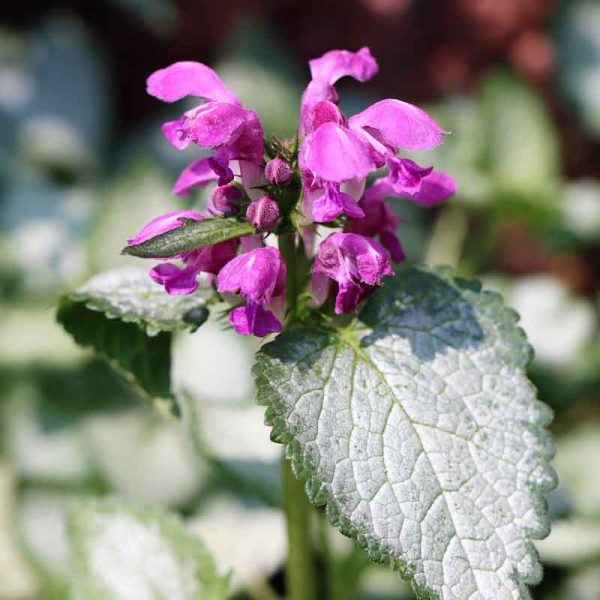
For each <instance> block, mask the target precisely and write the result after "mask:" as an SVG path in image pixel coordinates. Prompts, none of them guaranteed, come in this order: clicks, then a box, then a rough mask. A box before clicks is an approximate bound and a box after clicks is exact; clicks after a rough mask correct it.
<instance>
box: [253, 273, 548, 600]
mask: <svg viewBox="0 0 600 600" xmlns="http://www.w3.org/2000/svg"><path fill="white" fill-rule="evenodd" d="M517 319H518V316H517V315H516V313H515V312H514V311H511V310H510V309H507V308H504V306H503V303H502V299H501V297H500V296H498V295H496V294H492V293H489V292H485V291H481V289H480V286H479V285H478V284H476V283H472V282H465V281H462V280H456V279H453V278H451V277H450V275H449V274H448V273H447V272H442V271H436V272H428V271H425V270H419V269H411V270H408V271H402V272H401V273H400V274H399V275H397V276H396V277H395V278H394V279H393V280H389V281H387V282H386V284H385V286H384V288H383V289H382V290H380V291H379V292H378V293H377V294H375V296H374V297H373V298H372V299H371V300H370V302H369V303H368V305H367V307H366V308H365V310H364V311H363V312H362V313H361V314H360V316H359V318H358V319H357V320H356V322H355V323H354V324H353V325H351V326H350V327H348V328H346V329H344V330H338V331H319V330H314V329H303V330H296V331H291V332H287V333H284V334H282V335H280V336H279V337H278V338H277V339H276V340H275V341H274V342H272V343H270V344H267V345H266V346H264V347H263V349H262V350H261V351H260V352H259V354H258V359H257V364H256V365H255V371H254V372H255V378H256V384H257V394H258V401H259V403H261V404H264V405H266V406H267V411H266V418H267V422H268V423H269V424H270V425H271V426H272V427H273V431H272V438H273V439H274V440H275V441H278V442H283V443H285V444H287V448H286V454H287V456H288V458H289V459H291V461H292V466H293V468H294V471H295V473H296V475H297V476H298V477H299V478H300V479H303V480H306V482H307V483H306V489H307V492H308V494H309V497H310V498H311V500H312V502H313V503H315V504H317V505H323V504H326V505H327V512H328V515H329V518H330V520H331V522H332V523H333V524H334V525H336V526H338V527H339V528H340V529H341V531H342V532H343V533H345V534H346V535H349V536H351V537H354V538H356V539H357V540H358V542H359V543H360V544H361V545H362V546H363V547H364V548H365V549H366V550H367V552H368V553H369V556H370V557H371V558H372V559H373V560H375V561H378V562H387V563H390V564H391V565H392V567H394V568H396V569H397V570H399V571H400V572H401V574H402V575H403V576H404V577H406V578H408V579H410V580H412V582H413V586H414V588H415V590H416V592H417V593H418V594H419V595H420V597H423V598H441V599H444V600H451V599H452V600H466V599H469V600H475V599H480V600H481V599H486V600H505V599H509V598H510V599H516V598H529V592H528V589H527V586H526V584H531V583H535V582H537V581H538V580H539V578H540V576H541V569H540V566H539V563H538V557H537V553H536V551H535V548H534V546H533V544H532V542H531V539H535V538H541V537H544V536H545V535H546V534H547V532H548V529H549V519H548V516H547V510H546V508H547V507H546V503H545V500H544V498H543V493H544V492H546V491H548V490H550V489H551V488H552V487H554V486H555V484H556V478H555V474H554V471H553V470H552V468H551V467H550V466H549V464H548V461H549V459H550V458H551V457H552V455H553V452H554V449H553V445H552V443H551V441H550V439H549V435H548V433H547V432H546V431H545V429H544V427H545V426H546V425H547V424H548V423H549V422H550V420H551V411H550V410H549V409H548V408H547V407H546V406H545V405H544V404H542V403H541V402H539V401H537V400H536V398H535V390H534V389H533V387H532V385H531V384H530V383H529V381H528V380H527V378H526V375H525V367H526V365H527V363H528V361H529V359H530V356H531V350H530V347H529V346H528V344H527V342H526V339H525V336H524V333H523V332H522V330H521V329H519V328H518V327H517V325H516V322H517Z"/></svg>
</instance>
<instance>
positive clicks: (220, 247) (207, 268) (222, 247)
mask: <svg viewBox="0 0 600 600" xmlns="http://www.w3.org/2000/svg"><path fill="white" fill-rule="evenodd" d="M237 246H238V244H237V240H236V239H233V240H226V241H224V242H219V243H218V244H213V245H212V246H207V247H206V248H199V249H198V250H192V251H191V252H188V253H187V254H186V255H185V256H184V257H183V260H184V262H185V263H186V264H189V265H190V266H193V267H194V268H195V269H196V270H197V271H198V272H200V271H202V272H203V273H212V274H213V275H216V274H217V273H219V271H220V270H221V269H222V268H223V267H224V266H225V265H226V264H227V263H228V262H229V261H230V260H232V259H233V258H235V256H236V254H237Z"/></svg>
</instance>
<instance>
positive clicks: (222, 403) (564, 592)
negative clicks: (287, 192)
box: [0, 0, 600, 600]
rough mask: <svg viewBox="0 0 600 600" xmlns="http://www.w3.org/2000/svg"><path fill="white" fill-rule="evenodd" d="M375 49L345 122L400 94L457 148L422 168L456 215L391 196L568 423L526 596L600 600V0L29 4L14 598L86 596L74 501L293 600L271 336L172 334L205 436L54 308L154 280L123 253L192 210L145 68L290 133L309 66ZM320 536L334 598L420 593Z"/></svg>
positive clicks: (4, 281)
mask: <svg viewBox="0 0 600 600" xmlns="http://www.w3.org/2000/svg"><path fill="white" fill-rule="evenodd" d="M363 45H368V46H370V48H371V50H372V52H373V54H374V55H375V56H376V58H377V59H378V60H379V63H380V73H379V75H378V76H377V77H376V78H375V79H374V80H373V81H372V82H371V83H369V84H368V85H362V86H361V85H359V84H356V83H353V82H347V81H343V82H341V84H340V85H339V86H338V90H339V92H340V95H341V98H342V105H343V108H344V109H345V111H346V114H351V113H353V112H355V111H358V110H360V109H362V108H363V107H365V106H366V105H367V104H369V103H370V102H372V101H374V100H376V99H379V98H381V97H397V98H401V99H404V100H407V101H410V102H414V103H418V104H420V105H422V106H424V107H425V108H427V109H428V110H430V111H431V112H432V114H434V115H435V116H436V118H437V119H438V121H439V122H440V123H441V124H442V126H443V127H444V128H446V129H449V130H451V131H452V132H453V135H452V136H451V137H450V138H449V139H448V141H447V142H446V143H445V144H444V145H443V147H441V148H440V149H438V150H436V151H434V152H432V153H428V154H427V155H426V157H425V156H421V157H419V160H420V161H421V162H422V163H427V164H434V165H435V166H436V168H439V169H444V170H447V171H449V172H450V173H451V174H452V175H453V176H454V177H456V178H457V179H458V181H459V185H460V190H459V193H458V195H457V197H456V198H454V199H453V200H451V201H450V202H449V203H448V204H447V205H446V206H442V207H439V208H436V209H434V210H425V209H421V208H418V207H414V206H412V205H410V204H409V203H406V202H404V203H403V202H400V201H398V202H396V203H395V204H394V207H395V209H396V210H397V212H398V213H399V214H400V216H401V217H402V218H403V221H404V223H403V224H402V225H401V229H400V237H401V239H402V240H403V243H404V245H405V247H406V250H407V254H408V257H409V262H412V263H423V262H425V263H430V264H450V265H453V266H454V267H456V268H457V270H458V272H459V273H460V274H462V275H464V276H468V277H478V278H481V279H482V280H484V282H485V284H486V285H487V286H488V287H490V288H492V289H496V290H499V291H501V292H502V293H503V294H504V295H505V298H506V300H507V302H508V303H509V304H510V305H512V306H513V307H514V308H515V309H516V310H517V311H519V313H520V314H521V317H522V324H523V326H524V328H525V329H526V331H527V333H528V334H529V337H530V340H531V342H532V344H533V345H534V347H535V350H536V356H535V360H534V362H533V364H532V365H531V370H530V375H531V378H532V379H533V381H534V382H535V384H536V386H537V387H538V389H539V395H540V397H541V399H542V400H543V401H545V402H546V403H548V404H549V405H550V406H551V407H552V408H553V409H554V411H555V420H554V423H553V425H552V429H553V433H554V435H555V440H556V445H557V449H558V454H557V458H556V468H557V471H558V473H559V478H560V486H559V488H558V489H557V490H556V491H555V492H553V493H552V494H551V497H550V511H551V514H552V518H553V521H554V526H553V531H552V534H551V535H550V537H549V538H548V539H547V540H545V541H543V542H541V543H540V544H539V549H540V553H541V556H542V560H543V563H544V566H545V577H544V580H543V582H542V584H541V585H539V586H538V587H536V588H535V589H534V590H533V596H534V598H536V599H544V600H546V599H548V600H550V599H569V600H578V599H581V600H588V599H589V600H595V599H597V598H598V597H599V595H600V476H599V474H598V468H597V465H598V460H599V457H600V404H599V400H600V346H599V344H598V334H599V323H600V321H599V308H600V305H599V296H598V287H597V284H598V275H599V271H600V260H599V259H600V2H598V1H593V0H570V1H567V0H564V1H562V2H560V1H558V0H501V1H500V0H444V1H442V0H346V1H345V2H337V1H335V0H302V2H300V1H296V0H289V1H286V2H281V1H278V0H271V1H267V0H263V1H261V0H246V1H243V0H234V1H230V2H212V1H211V2H209V1H203V0H179V1H175V0H94V1H86V0H79V1H76V0H72V1H68V0H64V1H54V2H53V1H47V2H43V1H31V2H30V1H27V0H21V1H20V2H4V3H3V5H2V8H0V247H1V251H0V294H1V295H2V310H1V311H0V395H1V401H0V415H1V416H0V451H1V454H0V598H1V599H11V600H12V599H15V600H21V599H30V598H36V599H37V598H40V599H50V600H53V599H62V598H66V597H68V594H67V591H66V589H67V588H66V582H67V581H68V575H69V570H70V544H69V539H68V536H67V532H66V528H65V507H66V506H68V504H69V502H70V501H71V500H72V499H73V498H79V497H88V496H98V495H108V494H116V495H118V496H120V497H122V498H125V499H127V500H130V501H132V502H136V503H143V504H145V503H148V504H152V505H159V506H165V507H168V508H169V509H171V510H174V511H177V512H178V513H179V514H180V515H181V516H182V517H183V518H184V519H185V520H186V523H187V524H188V525H189V527H190V529H191V530H192V531H194V532H197V533H198V534H200V535H201V536H202V537H203V538H204V540H205V542H206V543H207V545H208V546H209V548H210V549H211V550H212V552H213V553H214V555H215V556H216V558H217V561H218V562H219V565H220V567H221V569H223V570H227V569H229V568H233V569H234V572H235V576H234V580H233V584H234V589H235V594H236V597H238V598H253V599H256V598H261V599H262V598H266V599H272V598H276V597H277V594H281V593H282V564H283V561H284V557H285V552H286V548H285V545H286V542H285V531H284V523H283V518H282V514H281V513H280V510H279V502H280V489H279V466H278V462H279V460H280V447H279V446H277V445H275V444H272V443H271V442H270V441H269V438H268V431H267V429H266V428H265V427H264V425H263V424H262V420H263V409H262V408H259V407H257V406H255V405H254V403H253V398H252V395H253V390H252V384H251V377H250V372H249V369H250V366H251V363H252V353H253V351H254V350H255V349H256V344H255V342H253V341H249V340H245V339H243V338H241V337H239V336H235V335H234V334H233V333H231V332H223V331H222V327H221V325H220V324H219V323H216V322H212V321H211V322H209V323H207V324H206V325H205V326H203V327H202V328H201V329H200V330H199V331H198V332H197V333H195V334H192V335H190V334H186V335H184V336H182V337H181V338H180V339H178V340H177V341H176V348H175V360H174V365H173V377H174V380H175V384H176V386H177V388H178V390H179V391H180V393H181V394H182V397H185V398H186V399H187V401H188V402H189V405H190V407H191V414H192V415H193V418H192V419H191V420H190V422H189V423H187V431H186V427H185V426H184V425H182V424H180V423H179V422H177V421H175V420H173V419H168V418H165V417H164V416H161V415H159V414H157V413H155V412H152V411H151V410H148V407H147V406H145V405H144V404H143V402H141V401H140V399H139V398H137V397H136V396H135V393H134V392H133V391H132V390H131V389H130V388H129V387H128V386H127V384H125V383H124V382H123V381H122V380H121V378H120V376H119V375H117V374H115V373H113V372H112V371H111V370H110V368H109V367H107V366H106V365H105V364H104V363H103V362H102V361H99V360H97V359H95V358H94V357H93V356H92V355H91V354H90V353H87V352H85V351H83V350H80V349H78V348H76V347H75V345H74V344H73V343H72V341H71V340H70V338H69V337H68V336H67V335H66V334H65V333H63V332H62V331H61V329H60V328H59V327H58V326H57V325H56V324H55V323H54V305H55V302H56V298H57V295H58V294H59V293H61V292H64V291H68V290H72V289H73V288H74V287H76V286H77V285H78V284H80V283H81V282H83V281H84V280H85V279H86V278H88V277H89V276H90V275H92V274H94V273H97V272H100V271H102V270H105V269H108V268H111V267H118V266H123V265H126V264H134V265H136V266H138V267H139V266H140V263H139V262H136V260H135V259H131V260H130V261H129V263H128V261H127V260H126V259H125V258H124V257H122V256H120V255H119V250H120V248H121V247H122V246H123V244H124V242H125V240H126V239H127V238H128V237H129V236H131V234H132V233H134V232H135V231H137V230H138V229H139V228H140V227H141V226H142V225H143V224H145V223H146V222H147V221H148V220H149V219H150V218H152V217H154V216H155V215H156V214H159V213H161V212H167V211H170V210H176V209H177V208H180V207H183V206H185V204H184V203H183V202H182V200H181V199H176V198H175V197H172V196H171V195H170V185H171V184H172V182H173V181H174V178H175V177H176V175H177V174H178V172H179V170H180V169H181V168H182V167H183V166H185V165H186V164H187V162H189V160H190V158H191V156H197V152H194V150H192V152H191V154H189V153H187V152H184V153H178V152H176V151H174V150H173V149H172V148H170V146H169V145H168V144H167V143H166V142H165V140H164V139H163V138H162V135H161V133H160V128H159V127H160V124H161V123H162V121H163V120H165V119H167V118H174V117H173V114H174V113H173V108H172V107H165V106H164V105H161V103H159V102H157V101H156V100H155V99H153V98H151V97H149V96H147V95H146V94H145V79H146V77H147V76H148V75H149V73H151V72H152V71H153V70H155V69H157V68H160V67H164V66H166V65H168V64H169V63H171V62H173V61H175V60H183V59H185V60H198V61H202V62H206V63H207V64H209V65H211V66H213V67H215V68H216V69H217V70H218V71H219V73H220V74H221V75H222V77H223V78H224V79H225V81H226V82H227V83H228V85H229V86H230V87H231V88H232V89H233V90H235V92H236V93H237V94H238V95H239V96H240V97H241V98H242V100H243V102H244V104H245V105H246V106H248V107H249V108H251V109H253V110H255V111H256V112H257V113H258V114H259V115H260V117H261V119H262V122H263V125H264V127H265V129H266V130H267V132H268V133H270V134H277V135H279V136H286V135H290V134H293V132H294V131H295V127H296V123H297V115H298V108H299V101H300V94H301V92H302V89H303V86H304V85H306V82H307V80H308V68H307V65H306V62H307V60H308V59H310V58H313V57H316V56H318V55H320V54H322V53H323V52H325V51H327V50H329V49H331V48H347V49H352V50H356V49H358V48H359V47H361V46H363ZM191 200H192V202H194V203H200V204H201V203H202V202H203V201H204V198H203V196H202V194H201V193H199V194H198V195H197V196H195V197H193V198H192V199H191ZM187 205H188V206H189V201H188V204H187ZM142 266H143V267H146V266H147V267H149V266H150V265H145V264H144V265H142ZM231 373H236V374H237V375H236V377H231ZM321 521H322V519H321ZM319 531H320V535H322V537H323V539H325V540H326V541H327V542H328V543H327V546H328V547H329V552H328V553H327V556H323V557H322V558H321V560H323V561H328V562H330V563H331V564H330V567H331V568H333V569H335V570H337V572H338V573H343V577H341V578H340V579H341V580H344V581H346V582H347V584H348V587H347V589H346V590H345V594H346V595H344V594H343V593H342V592H343V591H342V592H340V590H338V597H340V598H351V597H355V598H360V599H363V598H366V599H373V600H375V599H377V600H383V599H398V598H412V595H411V592H410V590H409V589H408V587H407V586H405V585H404V584H403V583H402V582H401V581H400V580H399V578H398V577H397V576H396V575H394V574H392V573H391V572H389V571H388V570H387V569H385V568H381V567H377V566H373V565H370V564H368V563H367V561H366V559H364V558H363V556H362V554H361V553H360V552H357V551H356V550H355V549H354V548H353V546H352V544H351V543H350V542H349V541H348V540H345V539H344V538H342V537H341V536H339V535H337V534H335V533H334V532H333V531H332V530H331V529H329V528H328V527H327V526H326V525H325V524H324V522H322V523H320V526H319ZM352 594H353V595H354V596H352Z"/></svg>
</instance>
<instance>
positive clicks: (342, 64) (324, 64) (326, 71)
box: [308, 47, 378, 85]
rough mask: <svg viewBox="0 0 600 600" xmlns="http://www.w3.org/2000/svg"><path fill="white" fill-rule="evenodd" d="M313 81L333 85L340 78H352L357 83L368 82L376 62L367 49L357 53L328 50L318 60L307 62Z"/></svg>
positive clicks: (376, 68)
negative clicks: (316, 80)
mask: <svg viewBox="0 0 600 600" xmlns="http://www.w3.org/2000/svg"><path fill="white" fill-rule="evenodd" d="M308 65H309V67H310V74H311V77H312V78H313V79H318V80H320V81H325V82H327V83H328V84H329V85H333V84H334V83H335V82H336V81H338V79H341V78H342V77H346V76H349V77H352V78H354V79H356V80H357V81H368V80H369V79H371V77H373V76H374V75H375V74H376V73H377V71H378V67H377V61H376V60H375V59H374V58H373V56H372V54H371V52H370V50H369V49H368V48H366V47H365V48H361V49H360V50H359V51H358V52H350V51H349V50H330V51H329V52H326V53H325V54H323V56H321V57H319V58H314V59H312V60H310V61H308Z"/></svg>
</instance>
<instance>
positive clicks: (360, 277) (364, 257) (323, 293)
mask: <svg viewBox="0 0 600 600" xmlns="http://www.w3.org/2000/svg"><path fill="white" fill-rule="evenodd" d="M393 274H394V272H393V271H392V268H391V266H390V261H389V259H388V257H387V255H386V253H385V250H384V249H383V248H382V247H381V246H380V245H379V244H378V243H377V242H375V241H373V240H372V239H370V238H368V237H365V236H363V235H358V234H356V233H332V234H331V235H329V236H328V237H327V238H326V239H325V240H324V241H323V242H322V243H321V245H320V246H319V250H318V252H317V257H316V259H315V262H314V265H313V271H312V282H311V288H312V292H313V295H314V297H315V300H316V301H317V302H318V303H322V302H324V301H325V299H326V298H327V296H328V294H329V280H333V281H335V282H337V288H338V289H337V295H336V299H335V312H336V313H337V314H341V313H348V312H354V311H356V309H357V307H358V304H359V302H360V301H361V300H362V298H364V297H365V296H367V295H369V294H370V293H372V292H373V290H374V289H375V287H378V286H380V285H381V280H382V279H383V277H384V276H386V275H393Z"/></svg>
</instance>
